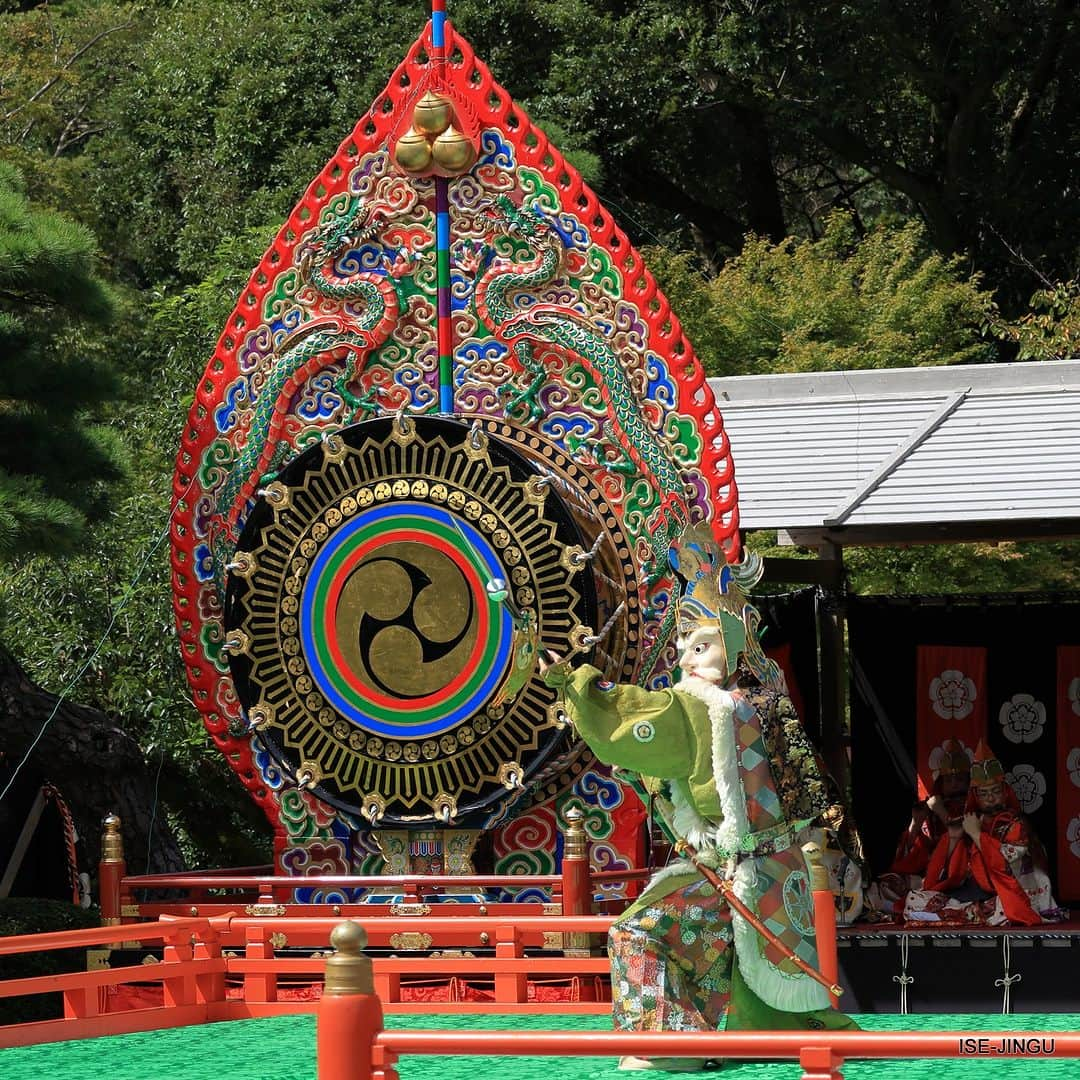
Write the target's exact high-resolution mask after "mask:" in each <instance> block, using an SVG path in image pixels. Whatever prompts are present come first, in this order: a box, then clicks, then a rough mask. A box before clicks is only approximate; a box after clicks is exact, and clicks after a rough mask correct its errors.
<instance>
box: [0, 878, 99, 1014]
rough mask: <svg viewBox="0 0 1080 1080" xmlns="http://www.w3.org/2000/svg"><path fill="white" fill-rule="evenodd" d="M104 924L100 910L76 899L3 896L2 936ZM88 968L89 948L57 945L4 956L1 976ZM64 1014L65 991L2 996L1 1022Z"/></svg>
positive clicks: (0, 907)
mask: <svg viewBox="0 0 1080 1080" xmlns="http://www.w3.org/2000/svg"><path fill="white" fill-rule="evenodd" d="M99 925H100V913H99V912H97V911H84V910H83V909H82V908H80V907H76V906H75V905H74V904H72V903H66V902H63V901H60V900H41V899H32V898H24V897H16V898H10V897H9V898H7V899H3V900H0V937H10V936H12V935H14V934H40V933H45V932H46V931H50V930H83V929H88V928H90V927H96V926H99ZM85 970H86V949H85V947H84V948H81V949H54V950H53V951H51V952H38V953H19V954H17V955H15V956H3V957H0V979H32V978H35V977H37V976H40V975H60V974H62V973H64V972H68V971H85ZM63 1015H64V1003H63V999H62V998H61V995H60V994H59V993H56V994H33V995H30V994H27V995H24V996H23V997H14V998H3V999H0V1024H26V1023H29V1022H31V1021H32V1020H50V1019H53V1018H56V1017H60V1016H63Z"/></svg>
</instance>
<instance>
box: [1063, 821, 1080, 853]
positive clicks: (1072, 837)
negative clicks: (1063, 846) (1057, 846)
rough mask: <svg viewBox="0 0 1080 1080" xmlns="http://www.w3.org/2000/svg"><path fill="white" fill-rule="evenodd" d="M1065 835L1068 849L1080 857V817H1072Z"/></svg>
mask: <svg viewBox="0 0 1080 1080" xmlns="http://www.w3.org/2000/svg"><path fill="white" fill-rule="evenodd" d="M1065 836H1066V839H1067V840H1068V841H1069V850H1070V851H1071V852H1072V853H1073V854H1074V855H1075V856H1076V857H1077V858H1078V859H1080V817H1074V818H1073V819H1072V821H1070V822H1069V827H1068V829H1067V830H1066V832H1065Z"/></svg>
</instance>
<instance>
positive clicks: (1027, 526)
mask: <svg viewBox="0 0 1080 1080" xmlns="http://www.w3.org/2000/svg"><path fill="white" fill-rule="evenodd" d="M778 537H779V539H780V542H781V543H782V544H790V545H791V546H794V547H806V548H820V547H821V545H822V544H831V545H834V546H836V547H900V546H903V545H908V544H978V543H993V542H994V541H1002V542H1006V543H1012V542H1019V541H1023V540H1077V539H1080V520H1078V519H1077V518H1050V519H1047V520H1043V521H1037V520H1030V521H1022V520H1021V521H949V522H940V523H931V524H912V525H849V526H845V527H842V528H837V529H825V528H794V529H786V530H781V532H780V533H778ZM807 561H809V560H807Z"/></svg>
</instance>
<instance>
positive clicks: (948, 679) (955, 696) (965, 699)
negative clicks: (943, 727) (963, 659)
mask: <svg viewBox="0 0 1080 1080" xmlns="http://www.w3.org/2000/svg"><path fill="white" fill-rule="evenodd" d="M976 696H977V694H976V691H975V684H974V683H973V682H972V681H971V680H970V679H969V678H968V677H967V676H966V675H965V674H964V673H963V672H962V671H956V670H955V669H951V670H949V671H943V672H942V673H941V674H940V675H939V676H938V677H937V678H936V679H933V680H931V682H930V700H931V702H933V706H934V712H936V713H937V714H938V716H940V717H941V718H942V720H963V719H964V717H965V716H970V715H971V712H972V710H973V709H974V708H975V698H976Z"/></svg>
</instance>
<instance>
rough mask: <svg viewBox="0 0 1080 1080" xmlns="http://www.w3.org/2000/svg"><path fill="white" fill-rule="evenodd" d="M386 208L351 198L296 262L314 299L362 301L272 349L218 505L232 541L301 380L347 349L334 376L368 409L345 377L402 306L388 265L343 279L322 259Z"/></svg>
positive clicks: (360, 364) (343, 247)
mask: <svg viewBox="0 0 1080 1080" xmlns="http://www.w3.org/2000/svg"><path fill="white" fill-rule="evenodd" d="M385 221H386V213H385V212H384V211H383V210H382V209H381V208H374V209H373V208H371V207H369V206H366V205H364V204H363V203H361V202H360V200H358V199H357V200H352V204H351V205H350V206H348V207H346V208H345V210H344V211H343V212H342V213H340V214H336V215H334V216H333V217H331V218H330V219H329V220H328V221H327V222H326V223H325V224H323V225H322V226H321V227H320V228H319V230H318V231H317V232H316V234H315V237H314V239H313V240H312V242H311V244H310V246H309V247H308V248H307V249H306V251H305V252H304V254H303V256H302V257H301V259H300V262H299V271H300V278H301V281H302V282H304V283H305V284H307V285H309V286H311V288H313V289H314V290H315V292H317V293H318V295H319V297H320V298H325V299H328V300H336V301H340V302H348V303H350V304H354V303H356V302H357V301H360V302H362V304H363V308H362V313H361V314H360V315H353V314H352V313H351V312H350V313H349V314H342V315H334V316H328V317H323V318H316V319H312V320H311V321H309V322H307V323H305V324H304V325H303V326H300V327H299V328H298V329H296V330H295V331H293V333H291V334H289V335H288V336H287V337H285V338H284V339H283V340H282V341H281V342H280V343H279V345H278V346H277V348H276V349H275V350H274V359H273V368H272V369H271V371H270V374H269V376H268V377H267V380H266V383H265V385H264V386H263V388H262V390H261V391H260V392H259V396H258V399H257V400H256V402H255V412H254V415H253V416H252V418H251V424H250V427H249V428H248V435H247V442H246V443H245V444H244V446H243V449H242V450H241V451H240V454H239V456H238V457H237V459H236V461H235V462H234V464H233V466H232V468H231V469H230V471H229V474H228V476H227V478H226V481H225V484H224V485H223V487H222V490H221V493H220V495H219V496H218V506H219V507H220V508H221V512H222V515H223V517H224V520H225V525H226V532H227V533H228V535H229V536H230V537H232V538H233V539H234V540H235V538H236V533H237V526H238V522H239V520H240V517H241V515H242V514H243V512H244V508H245V507H246V506H247V504H248V501H249V500H250V499H251V498H252V496H253V495H254V494H255V492H256V491H257V490H258V489H259V487H260V486H261V485H262V484H264V483H265V482H267V481H268V480H270V479H272V478H273V475H272V474H269V475H268V470H269V469H270V466H271V464H272V462H273V460H274V456H275V451H276V450H277V448H278V445H279V439H280V433H281V427H282V425H283V423H284V421H285V418H286V417H287V416H288V413H289V406H290V403H291V401H292V399H293V398H294V397H295V395H296V394H297V392H298V391H299V390H300V389H301V388H302V387H303V385H304V384H305V383H306V382H307V381H308V380H309V379H311V378H312V377H313V376H315V375H317V374H318V373H319V372H320V371H322V370H323V369H324V368H325V367H327V366H328V365H329V364H332V363H335V362H336V361H339V360H341V359H343V358H344V357H345V356H347V355H350V354H351V355H352V356H353V357H354V358H355V360H354V363H353V364H352V365H351V367H349V368H347V369H346V371H345V372H344V373H343V374H342V375H341V376H340V378H338V379H337V380H336V382H335V389H336V390H337V392H338V393H339V394H340V395H341V397H342V400H343V401H344V402H345V404H346V406H347V407H349V408H350V409H351V410H352V415H353V416H355V415H356V413H357V412H364V413H368V412H373V411H374V410H375V409H376V408H377V403H376V402H375V401H374V400H373V398H374V395H373V394H367V395H365V396H363V397H357V396H356V395H354V394H353V393H352V392H351V391H350V389H349V384H350V383H351V382H352V381H353V380H354V379H355V378H356V377H357V376H358V375H359V374H360V372H361V371H362V370H363V368H364V364H365V363H366V360H367V358H368V356H370V355H371V353H372V352H374V350H375V349H377V348H378V347H379V346H380V345H382V344H383V343H384V342H385V341H386V340H387V339H388V338H389V337H390V334H391V333H392V332H393V329H394V326H395V325H396V323H397V320H398V316H399V313H400V310H401V303H400V299H399V297H398V292H397V284H396V278H395V276H394V269H393V268H391V272H389V273H376V272H372V271H362V272H360V273H358V274H354V275H352V276H351V277H349V278H347V279H337V278H335V277H331V276H330V274H329V273H328V272H327V270H326V267H327V266H331V267H332V266H333V262H334V260H335V259H336V258H337V257H338V256H340V255H341V254H342V253H343V252H345V251H348V250H350V249H352V248H356V247H359V246H360V245H361V244H363V243H365V242H367V241H368V240H370V239H371V238H372V237H373V236H374V235H375V234H376V233H377V232H378V230H379V229H380V228H381V227H382V226H383V225H384V224H385Z"/></svg>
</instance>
